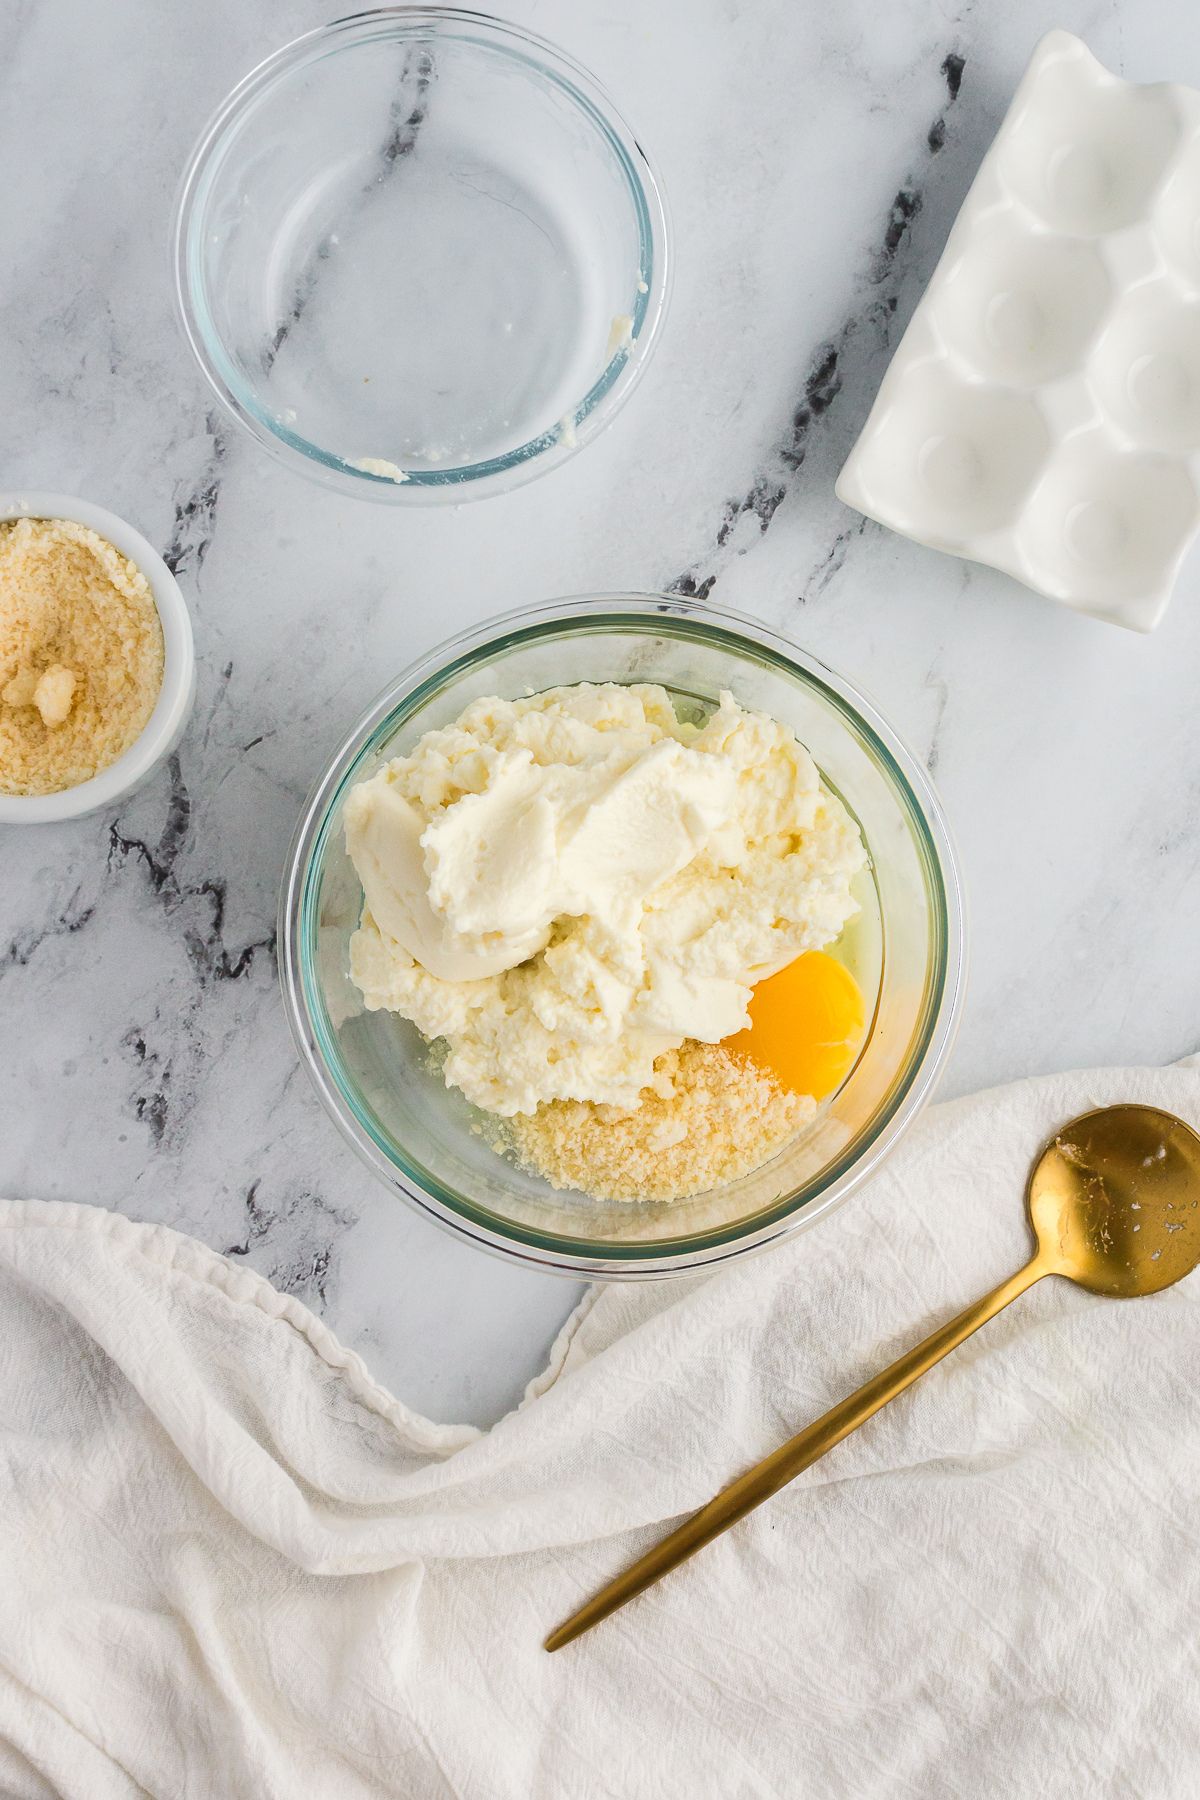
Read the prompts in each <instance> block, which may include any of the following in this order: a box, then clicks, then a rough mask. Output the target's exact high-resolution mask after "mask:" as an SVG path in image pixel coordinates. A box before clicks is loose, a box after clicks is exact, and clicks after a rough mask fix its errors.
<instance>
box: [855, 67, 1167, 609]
mask: <svg viewBox="0 0 1200 1800" xmlns="http://www.w3.org/2000/svg"><path fill="white" fill-rule="evenodd" d="M836 491H837V494H838V497H839V499H841V500H844V501H845V502H846V503H847V505H850V506H853V507H855V508H857V510H858V511H859V512H863V513H866V514H867V515H868V516H869V517H870V518H873V519H878V520H879V521H880V522H881V523H882V524H884V525H888V526H890V527H891V528H892V530H893V531H898V532H901V533H903V534H904V535H905V536H906V537H911V538H915V539H916V540H917V541H918V542H920V543H924V544H928V545H930V546H931V547H932V548H934V549H938V550H946V551H949V552H950V553H951V554H953V555H957V556H964V557H968V558H970V559H972V560H973V561H976V562H981V563H988V564H990V565H991V566H992V567H993V568H996V569H1001V570H1003V571H1004V572H1005V573H1006V574H1009V575H1014V576H1016V578H1017V579H1018V580H1019V581H1023V582H1025V583H1026V585H1027V586H1029V587H1031V588H1034V589H1035V590H1036V591H1037V592H1038V593H1041V594H1045V595H1047V596H1048V597H1049V598H1051V599H1054V600H1059V601H1061V602H1063V603H1064V604H1065V605H1067V606H1071V607H1074V608H1076V609H1077V610H1078V611H1081V612H1088V613H1092V614H1094V615H1095V616H1096V617H1098V618H1103V619H1109V620H1111V621H1113V622H1114V623H1116V624H1119V625H1126V626H1129V627H1130V628H1132V629H1134V630H1139V631H1150V630H1152V629H1153V628H1154V626H1155V625H1156V624H1157V623H1158V621H1159V619H1160V618H1161V616H1162V613H1163V611H1164V609H1165V607H1166V604H1167V601H1168V600H1169V598H1170V595H1171V589H1172V587H1173V585H1174V582H1175V577H1176V574H1177V572H1178V569H1179V564H1180V562H1181V561H1182V558H1183V555H1184V552H1185V551H1186V550H1187V548H1188V546H1189V544H1190V542H1191V540H1192V538H1193V537H1194V535H1195V533H1196V530H1197V527H1198V526H1200V93H1197V92H1195V91H1194V90H1193V89H1191V88H1186V87H1180V86H1177V85H1175V84H1172V83H1159V84H1155V85H1153V86H1147V87H1143V86H1138V85H1135V84H1134V83H1131V82H1127V81H1123V80H1121V79H1120V78H1119V77H1117V76H1115V75H1111V74H1109V72H1108V71H1107V70H1106V69H1104V68H1103V67H1102V66H1101V65H1100V64H1099V63H1098V62H1097V61H1096V59H1095V58H1094V57H1093V56H1092V54H1091V52H1090V51H1089V50H1088V49H1087V47H1086V45H1084V44H1083V43H1081V42H1080V40H1079V39H1078V38H1076V37H1072V36H1071V35H1070V33H1068V32H1065V31H1053V32H1051V33H1050V34H1049V35H1048V36H1047V37H1045V38H1043V39H1042V41H1041V43H1040V44H1039V45H1038V47H1037V49H1036V51H1035V52H1034V55H1033V58H1032V60H1031V62H1030V64H1029V67H1028V69H1027V70H1026V72H1025V75H1024V77H1023V79H1022V81H1021V85H1020V87H1019V88H1018V89H1017V92H1016V95H1015V97H1014V99H1013V102H1012V105H1011V106H1010V108H1009V110H1008V113H1007V116H1006V117H1005V120H1004V123H1003V125H1002V126H1001V128H1000V130H999V132H998V133H997V136H996V139H995V141H994V143H993V144H992V147H991V149H990V150H989V151H988V153H987V156H986V157H985V158H984V161H983V164H982V166H981V167H980V170H979V173H978V175H977V176H976V178H975V181H974V183H973V184H972V187H971V191H970V193H969V194H968V195H967V198H966V200H965V201H964V202H963V206H962V210H961V211H960V213H959V215H958V218H957V220H956V221H955V224H954V227H953V230H952V231H951V233H950V237H949V240H948V242H947V244H946V248H945V251H944V252H943V254H942V257H941V260H940V262H939V263H938V266H937V268H936V270H935V271H934V274H933V278H932V280H931V281H930V284H929V287H928V289H927V291H926V293H925V295H924V297H923V299H922V300H921V303H920V305H919V306H918V307H917V310H916V312H915V313H914V314H913V318H912V321H911V323H910V324H909V327H908V330H907V331H906V332H905V334H904V337H903V338H902V340H901V342H900V344H899V346H898V348H897V350H896V352H895V355H894V356H893V358H892V361H891V364H890V366H889V368H888V370H887V373H886V375H885V376H884V379H883V382H882V384H881V386H880V390H879V394H878V396H877V398H876V401H875V404H874V406H873V407H872V409H871V414H870V417H869V418H868V420H867V422H866V425H865V426H864V427H863V430H862V433H861V435H860V436H859V439H858V441H857V443H856V444H855V446H854V449H853V450H852V451H851V453H850V456H849V458H848V459H847V461H846V464H845V467H844V468H843V469H842V472H841V474H840V476H839V477H838V481H837V489H836Z"/></svg>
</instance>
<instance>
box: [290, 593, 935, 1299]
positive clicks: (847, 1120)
mask: <svg viewBox="0 0 1200 1800" xmlns="http://www.w3.org/2000/svg"><path fill="white" fill-rule="evenodd" d="M579 681H593V682H600V681H621V682H628V681H653V682H661V683H662V684H663V685H664V686H665V687H667V688H668V689H670V691H671V692H672V694H673V696H674V697H675V699H676V703H677V704H681V705H683V706H689V705H690V706H695V707H696V708H697V709H698V710H702V709H706V708H709V707H711V706H712V705H713V704H715V702H716V700H717V698H718V695H719V693H720V691H721V689H722V688H729V689H731V690H732V692H733V693H734V695H735V697H736V698H737V699H738V700H739V701H740V702H741V703H742V704H743V705H744V706H747V707H750V708H753V709H755V710H759V711H762V712H765V713H769V714H770V715H771V716H772V717H774V718H776V719H780V720H782V721H784V722H785V723H786V724H788V725H790V726H791V727H792V728H793V730H794V731H795V732H796V735H797V737H798V738H799V739H800V740H801V742H802V743H804V744H806V745H807V746H808V748H809V750H810V751H811V752H812V754H813V756H814V758H815V759H816V762H817V764H818V766H819V768H820V770H821V774H822V777H823V778H824V780H825V782H826V784H827V785H828V786H829V787H830V788H832V789H834V790H835V791H836V792H837V793H838V794H839V795H840V797H841V799H842V800H843V801H844V803H845V804H846V805H847V806H848V807H849V809H850V811H851V812H852V813H853V814H854V816H855V817H856V818H857V820H858V822H859V825H860V826H861V828H862V832H863V837H864V839H865V842H866V844H867V848H868V851H869V854H870V871H869V873H868V874H865V875H864V876H863V877H862V878H861V883H862V886H861V892H860V894H859V898H860V900H861V901H862V911H861V913H860V915H859V918H858V919H857V920H856V921H855V922H854V923H853V924H852V925H851V926H850V927H849V928H848V931H847V933H846V934H844V942H843V943H842V945H840V946H839V953H840V954H843V955H845V956H846V957H847V960H848V961H849V962H850V964H851V966H852V968H853V969H854V972H855V974H856V975H857V977H858V980H859V982H860V984H861V985H862V986H863V988H864V991H865V993H866V996H867V1002H868V1013H869V1017H870V1026H869V1030H868V1033H867V1037H866V1041H865V1043H864V1045H863V1048H862V1051H861V1053H860V1055H859V1057H858V1060H857V1062H856V1064H855V1066H854V1068H853V1070H852V1071H851V1073H850V1075H849V1076H848V1077H847V1079H846V1080H845V1081H844V1083H843V1084H842V1086H841V1088H840V1089H839V1090H838V1092H837V1093H836V1094H835V1095H834V1096H833V1097H832V1099H831V1100H829V1101H828V1102H826V1103H825V1105H824V1106H823V1107H822V1109H821V1111H820V1113H819V1114H818V1117H817V1120H816V1121H815V1123H814V1125H813V1126H812V1127H811V1128H810V1129H808V1130H807V1131H805V1132H804V1133H803V1134H802V1136H801V1137H799V1138H798V1139H797V1140H796V1141H794V1142H793V1143H792V1144H790V1145H788V1146H787V1147H786V1148H785V1149H784V1150H783V1151H781V1152H780V1153H779V1155H777V1156H776V1157H775V1158H774V1159H773V1160H772V1161H771V1162H769V1163H766V1164H765V1165H764V1166H763V1167H762V1168H759V1169H757V1170H755V1171H754V1173H752V1174H750V1175H746V1176H744V1177H742V1178H741V1179H740V1180H738V1181H734V1182H730V1183H729V1184H727V1185H726V1186H723V1187H720V1188H715V1189H713V1190H712V1191H711V1192H709V1193H706V1194H701V1195H698V1196H696V1197H695V1198H694V1199H690V1200H678V1201H674V1202H672V1203H671V1204H657V1203H645V1204H637V1205H628V1204H615V1203H613V1204H609V1203H602V1202H598V1201H595V1200H590V1199H588V1198H586V1197H585V1196H583V1195H581V1194H571V1193H561V1192H556V1191H555V1190H553V1189H552V1188H551V1187H549V1186H548V1185H547V1184H546V1183H545V1182H543V1181H541V1180H540V1179H539V1178H538V1177H536V1176H534V1175H531V1174H528V1173H526V1172H525V1171H523V1170H521V1169H518V1168H516V1167H514V1166H513V1165H512V1164H510V1163H509V1162H508V1161H507V1160H506V1159H504V1158H502V1157H501V1156H499V1155H498V1154H497V1153H496V1152H495V1151H494V1150H492V1149H491V1148H490V1147H489V1145H488V1144H487V1142H486V1141H485V1139H484V1137H483V1136H482V1135H481V1134H480V1132H479V1130H478V1129H477V1121H478V1118H479V1115H478V1114H476V1113H475V1112H474V1110H473V1108H472V1107H471V1106H470V1105H468V1103H467V1101H466V1100H465V1099H464V1098H463V1096H462V1095H461V1094H460V1093H458V1092H457V1091H455V1090H453V1089H449V1088H447V1087H446V1086H445V1085H444V1083H443V1081H442V1079H441V1077H440V1076H439V1075H438V1074H437V1073H436V1072H435V1071H434V1070H433V1069H432V1068H431V1067H430V1056H429V1052H428V1048H427V1046H426V1044H425V1043H424V1041H423V1039H422V1038H421V1037H420V1036H419V1034H418V1033H417V1032H416V1030H415V1029H414V1028H413V1027H412V1026H411V1025H409V1024H408V1023H407V1022H406V1021H405V1020H403V1019H401V1018H399V1017H397V1016H396V1015H395V1014H392V1013H386V1012H367V1011H366V1010H365V1009H364V1007H363V1005H362V1001H361V997H360V995H359V993H358V990H357V989H356V988H355V986H354V984H353V982H352V981H351V980H350V975H349V962H348V952H347V947H348V944H349V940H350V936H351V934H352V932H353V931H354V930H355V929H356V927H357V925H358V917H359V910H360V907H361V905H362V890H361V888H360V886H359V882H358V877H357V875H356V874H355V871H354V867H353V865H352V864H351V862H350V861H349V858H348V857H347V855H346V851H345V845H344V841H343V835H342V803H343V801H344V799H345V796H346V794H347V792H348V790H349V789H350V788H351V787H352V786H353V785H354V784H355V783H356V782H358V781H360V780H362V779H364V778H365V777H366V776H369V775H371V774H373V773H374V771H375V770H376V769H377V768H378V767H379V765H380V763H382V762H384V761H385V760H386V759H387V758H388V757H389V756H396V755H402V754H404V753H405V752H406V751H408V750H410V749H411V748H412V746H413V745H414V744H415V743H416V741H417V739H418V738H419V737H420V736H421V735H422V734H423V733H424V732H426V731H428V730H430V729H432V728H434V727H438V726H445V725H448V724H449V723H450V722H451V721H452V720H453V719H455V718H456V717H457V716H458V714H459V713H460V712H461V711H462V710H463V708H464V707H465V706H466V705H467V704H468V702H469V701H471V700H474V699H478V698H480V697H481V696H483V695H489V694H500V695H502V696H505V697H508V698H516V697H518V696H519V695H521V694H524V693H527V692H530V691H538V690H541V689H545V688H548V687H555V686H558V685H562V684H570V683H574V682H579ZM279 942H280V952H281V954H280V969H281V978H282V982H283V991H284V997H285V1002H286V1007H287V1012H288V1016H289V1019H290V1022H291V1026H292V1030H293V1033H294V1035H295V1038H296V1043H297V1045H298V1047H299V1050H300V1054H301V1056H302V1058H303V1060H304V1062H305V1064H306V1065H307V1067H308V1070H309V1073H310V1075H311V1077H312V1079H313V1081H314V1082H315V1084H316V1087H317V1091H318V1092H319V1094H320V1095H321V1098H322V1099H323V1101H324V1102H325V1105H326V1106H327V1107H328V1109H329V1111H330V1113H331V1114H332V1115H333V1118H334V1119H335V1120H336V1122H337V1124H338V1125H339V1126H340V1127H341V1130H342V1131H343V1133H344V1134H345V1136H346V1137H347V1138H348V1139H349V1141H350V1143H351V1144H353V1145H354V1147H355V1149H356V1150H357V1151H358V1152H359V1153H360V1155H361V1156H362V1157H363V1158H364V1160H365V1161H366V1162H367V1163H368V1165H369V1166H370V1167H371V1168H372V1169H374V1171H375V1172H376V1174H378V1175H380V1176H381V1177H382V1178H383V1180H384V1181H386V1182H387V1183H388V1184H389V1186H391V1187H392V1188H394V1189H395V1191H396V1192H397V1193H398V1194H401V1195H403V1197H404V1198H405V1199H406V1200H409V1201H411V1202H412V1203H413V1204H414V1205H415V1206H417V1207H419V1208H420V1209H421V1210H422V1211H423V1212H426V1213H428V1214H429V1215H430V1216H431V1217H432V1218H434V1219H435V1220H437V1221H438V1222H439V1223H440V1224H442V1225H444V1226H447V1227H449V1229H451V1230H452V1231H454V1232H456V1233H457V1234H458V1235H459V1236H461V1237H464V1238H466V1239H468V1241H470V1242H471V1243H474V1244H479V1245H482V1246H484V1247H485V1248H488V1249H490V1250H493V1251H497V1252H499V1253H500V1254H502V1255H504V1256H507V1257H510V1258H512V1259H514V1260H515V1261H518V1262H523V1263H527V1264H532V1265H535V1266H537V1267H541V1268H546V1269H556V1270H562V1271H564V1272H567V1273H570V1274H574V1275H584V1276H591V1277H597V1278H603V1279H611V1278H613V1277H616V1276H662V1275H678V1274H686V1273H688V1272H689V1271H694V1270H697V1269H700V1268H702V1267H704V1266H705V1265H706V1264H711V1263H718V1262H721V1261H725V1260H728V1259H729V1258H732V1257H736V1256H744V1255H745V1254H747V1252H749V1251H752V1250H757V1249H761V1248H762V1247H763V1246H764V1245H767V1244H770V1243H772V1242H774V1241H776V1240H777V1239H779V1238H782V1237H786V1236H789V1235H790V1234H792V1233H793V1232H796V1231H798V1230H800V1229H801V1227H803V1226H805V1225H810V1224H812V1223H813V1222H814V1221H815V1220H816V1219H818V1218H820V1217H821V1216H822V1215H823V1214H824V1213H826V1212H828V1211H829V1210H830V1208H831V1207H833V1206H835V1205H836V1204H837V1203H838V1201H840V1200H842V1199H844V1198H845V1197H846V1195H847V1194H848V1193H850V1192H851V1190H852V1189H853V1188H855V1187H856V1186H858V1184H859V1183H860V1182H861V1181H863V1180H864V1179H865V1177H866V1176H868V1175H869V1174H870V1173H871V1171H872V1170H873V1169H875V1168H877V1167H878V1165H879V1162H880V1161H881V1159H882V1158H883V1156H884V1155H885V1154H886V1153H887V1151H888V1150H889V1149H890V1148H891V1147H892V1145H893V1144H894V1143H895V1142H896V1139H897V1138H898V1137H899V1135H900V1133H901V1132H902V1131H903V1130H904V1128H905V1127H906V1126H907V1125H908V1124H909V1123H910V1122H911V1120H912V1119H913V1117H914V1116H915V1115H916V1113H917V1112H918V1111H919V1109H920V1107H921V1106H922V1105H923V1103H924V1102H925V1100H926V1099H927V1098H928V1096H929V1093H930V1091H931V1089H932V1087H933V1084H934V1080H935V1078H936V1076H937V1074H938V1072H939V1071H940V1069H941V1067H942V1065H943V1063H944V1062H945V1059H946V1056H947V1053H948V1051H949V1048H950V1044H951V1040H952V1037H953V1033H954V1029H955V1026H956V1024H957V1019H958V1013H959V1008H960V1003H961V998H962V988H963V973H964V969H963V916H962V907H961V904H960V896H959V883H958V876H957V871H956V869H955V864H954V855H953V851H952V848H951V845H950V840H949V837H948V835H947V831H946V826H945V823H944V822H943V819H942V815H941V811H940V809H939V807H938V803H937V800H936V799H935V797H934V794H933V791H932V789H931V788H930V786H929V783H928V781H927V780H926V778H925V775H924V773H923V771H922V770H921V768H920V767H919V765H918V764H917V763H916V762H915V760H914V759H913V757H912V756H911V755H910V753H909V752H908V751H907V750H906V749H905V748H904V747H903V745H902V744H901V743H900V742H899V741H898V740H897V738H896V736H895V734H894V733H893V732H892V731H891V730H890V729H889V727H888V726H887V725H885V724H884V722H883V720H882V719H881V718H880V717H879V715H878V714H877V713H876V712H875V711H874V709H873V708H872V707H871V706H870V704H869V703H868V702H867V701H866V700H864V699H863V697H862V696H861V695H860V694H857V693H856V692H855V691H854V689H853V688H851V687H850V685H849V683H847V682H845V681H843V680H842V679H841V677H840V676H837V675H834V674H832V673H831V672H830V671H829V670H828V669H826V668H824V667H823V666H822V665H821V664H820V663H818V662H815V661H814V660H813V659H812V658H811V657H807V656H805V655H803V654H802V653H801V652H800V651H799V650H797V649H795V648H794V647H793V646H792V645H791V644H789V643H787V642H786V641H785V640H784V639H783V638H780V637H777V636H776V635H775V634H774V633H773V632H771V631H768V630H766V629H765V628H764V627H763V626H761V625H758V624H757V623H756V622H755V621H753V620H751V619H746V618H742V617H740V616H738V615H736V614H734V613H727V612H722V611H719V610H718V609H717V608H715V607H711V606H702V605H698V604H695V603H693V602H692V601H687V600H676V599H668V598H659V597H654V596H635V595H621V596H612V597H606V598H601V599H591V600H576V601H558V602H554V603H551V604H549V605H546V606H539V607H533V608H530V609H528V610H526V611H523V612H519V613H514V614H511V615H509V616H508V617H506V618H502V619H496V620H492V621H490V622H489V623H488V624H487V625H485V626H483V627H482V628H481V629H479V630H477V631H472V632H468V633H465V634H464V635H463V636H461V637H458V638H455V639H453V640H451V642H449V643H447V644H444V645H442V646H441V648H440V649H438V650H435V651H434V652H432V654H431V655H429V656H427V657H424V658H423V659H422V660H421V661H420V662H419V663H416V664H414V665H413V666H412V667H411V668H410V669H408V670H407V671H406V673H405V674H403V675H402V676H400V678H399V679H398V680H397V681H395V682H393V683H392V685H391V686H390V687H389V688H388V689H387V691H386V692H385V693H384V694H382V695H381V696H380V698H379V699H378V700H377V701H376V703H375V705H374V706H372V707H371V709H370V711H369V712H368V713H367V714H366V715H365V717H363V718H362V719H360V721H359V722H358V724H357V725H356V726H355V727H354V729H353V731H352V732H351V733H350V735H349V737H347V738H346V740H345V742H344V743H343V744H342V746H341V748H340V749H339V750H338V751H337V754H336V755H335V756H334V758H333V761H332V762H331V764H330V766H329V769H328V771H327V772H326V774H325V775H324V776H322V778H321V780H320V782H319V783H318V785H317V787H316V790H315V792H314V793H313V795H312V797H311V799H310V800H309V802H308V805H307V807H306V809H305V811H304V815H303V817H302V819H301V821H300V824H299V827H298V829H297V832H296V837H295V840H294V843H293V845H292V849H291V853H290V856H289V859H288V866H287V872H286V875H285V878H284V883H283V890H282V894H281V899H280V919H279Z"/></svg>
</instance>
